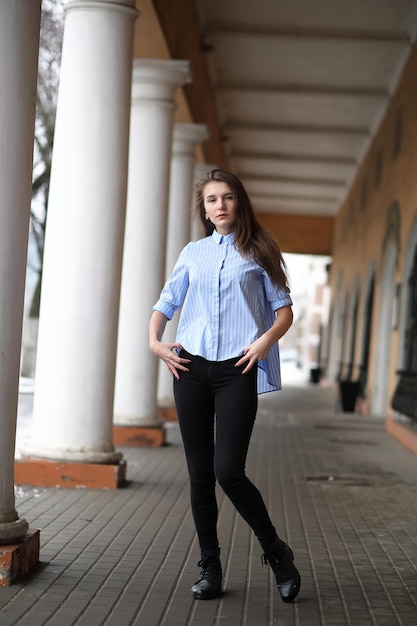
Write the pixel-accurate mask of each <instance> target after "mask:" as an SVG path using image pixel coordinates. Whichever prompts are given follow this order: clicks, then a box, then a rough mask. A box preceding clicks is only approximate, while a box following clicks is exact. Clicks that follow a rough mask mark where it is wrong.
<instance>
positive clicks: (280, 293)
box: [262, 271, 293, 311]
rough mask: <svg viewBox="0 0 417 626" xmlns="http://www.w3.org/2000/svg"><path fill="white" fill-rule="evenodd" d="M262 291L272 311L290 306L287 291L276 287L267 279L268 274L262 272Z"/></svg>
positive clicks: (290, 300) (289, 297)
mask: <svg viewBox="0 0 417 626" xmlns="http://www.w3.org/2000/svg"><path fill="white" fill-rule="evenodd" d="M262 275H263V281H264V289H265V294H266V299H267V300H268V302H269V304H270V305H271V308H272V310H273V311H276V310H277V309H282V307H284V306H292V303H293V302H292V299H291V296H290V292H289V289H288V288H286V287H277V286H276V285H275V284H274V283H273V282H272V281H271V279H270V278H269V276H268V274H267V273H266V272H265V271H264V272H263V274H262Z"/></svg>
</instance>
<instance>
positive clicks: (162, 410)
mask: <svg viewBox="0 0 417 626" xmlns="http://www.w3.org/2000/svg"><path fill="white" fill-rule="evenodd" d="M157 415H158V417H159V419H161V420H164V422H178V415H177V412H176V410H175V408H174V407H173V406H160V407H158V412H157Z"/></svg>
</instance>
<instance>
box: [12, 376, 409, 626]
mask: <svg viewBox="0 0 417 626" xmlns="http://www.w3.org/2000/svg"><path fill="white" fill-rule="evenodd" d="M168 440H169V442H170V445H168V446H166V447H164V448H161V449H127V448H126V449H124V450H123V452H124V454H125V458H126V459H127V463H128V472H127V474H128V479H129V484H128V485H127V486H126V487H125V488H123V489H120V490H118V491H93V490H86V489H69V490H58V489H34V488H30V487H23V488H22V487H19V488H17V509H18V511H19V514H20V515H21V516H22V517H25V518H26V519H27V520H28V521H29V522H30V525H31V527H33V528H40V529H41V561H42V563H41V565H40V567H39V568H38V569H37V571H36V572H35V573H33V575H31V577H30V578H29V579H28V580H26V581H25V582H24V584H19V585H15V586H13V587H9V588H4V587H3V588H0V624H1V626H11V625H15V624H16V625H19V626H43V625H46V624H48V625H50V626H70V625H73V624H74V625H75V624H76V625H80V626H101V625H104V624H105V625H109V626H113V625H114V626H128V625H131V624H136V625H140V626H159V625H165V626H177V625H178V626H186V625H192V626H197V625H198V626H206V625H207V626H208V625H210V626H211V625H216V626H217V625H225V626H240V625H245V626H264V625H265V626H267V625H270V624H278V625H280V626H293V625H297V626H298V625H301V626H315V625H320V626H321V625H328V626H336V625H345V624H346V625H350V626H368V625H377V626H394V625H397V624H402V625H404V626H411V625H414V624H417V571H416V568H417V457H415V456H413V455H412V454H411V453H410V452H408V451H407V450H405V449H404V448H402V447H401V446H400V445H399V444H398V443H397V442H395V441H394V440H393V439H391V438H390V437H389V436H388V435H386V433H385V430H384V425H383V423H382V422H380V421H376V420H375V419H370V418H362V417H359V416H357V415H351V414H340V413H335V400H334V393H333V391H332V390H330V389H326V388H323V387H317V386H311V387H310V386H305V387H297V386H293V387H287V388H286V389H285V390H284V391H283V392H281V393H275V394H267V395H266V396H263V397H262V398H261V400H260V409H259V414H258V420H257V424H256V427H255V432H254V435H253V439H252V446H251V450H250V456H249V462H248V474H249V475H250V476H251V477H252V478H253V479H254V481H255V482H256V484H257V485H258V486H259V487H260V489H261V491H262V493H263V495H264V497H265V499H266V501H267V503H268V507H269V510H270V512H271V515H272V517H273V519H274V522H275V524H276V526H277V528H278V529H279V531H280V533H281V535H282V536H283V537H284V538H286V539H287V540H288V542H289V543H290V544H291V546H292V547H293V549H294V552H295V555H296V563H297V566H298V568H299V569H300V572H301V575H302V588H301V592H300V595H299V598H298V600H297V601H296V602H295V603H294V604H293V605H286V604H284V603H283V602H282V601H281V600H280V598H279V595H278V592H277V590H276V589H275V588H274V585H273V581H272V577H271V575H270V571H269V569H268V568H267V567H265V566H262V564H261V559H260V555H261V551H260V548H259V546H258V544H257V542H256V541H255V540H254V538H253V536H252V534H251V532H250V531H249V530H248V528H247V527H246V525H245V523H244V522H243V521H242V520H241V519H240V518H239V517H238V516H237V515H236V514H235V511H234V509H233V507H232V506H231V505H230V503H229V502H228V501H227V500H226V499H225V498H223V497H222V494H221V493H219V507H220V520H219V526H220V538H221V543H222V561H223V567H224V587H225V592H224V594H223V596H222V597H221V598H220V599H218V600H213V601H207V602H201V601H200V602H198V601H193V600H192V598H191V594H190V587H191V585H192V584H193V582H194V581H195V580H196V578H197V577H198V567H197V561H198V559H199V554H198V548H197V544H196V540H195V535H194V527H193V522H192V518H191V514H190V508H189V501H188V485H187V479H186V472H185V465H184V460H183V452H182V447H181V443H180V439H179V436H178V428H177V426H175V425H174V426H171V427H169V431H168Z"/></svg>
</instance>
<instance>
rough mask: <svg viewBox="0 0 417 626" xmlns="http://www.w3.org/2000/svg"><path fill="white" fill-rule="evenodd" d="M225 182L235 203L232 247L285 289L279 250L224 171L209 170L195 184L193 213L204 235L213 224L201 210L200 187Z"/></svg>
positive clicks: (236, 181)
mask: <svg viewBox="0 0 417 626" xmlns="http://www.w3.org/2000/svg"><path fill="white" fill-rule="evenodd" d="M211 182H220V183H226V184H227V185H228V186H229V187H230V190H231V192H232V193H233V194H234V196H235V198H236V200H237V211H236V222H235V225H234V239H235V246H236V248H237V250H238V251H239V252H240V254H241V255H242V256H244V257H245V258H252V259H253V260H254V261H255V262H256V263H257V264H258V265H260V266H261V267H263V268H264V270H265V271H266V272H267V274H268V275H269V277H270V278H271V280H272V282H273V283H275V284H276V285H278V286H280V287H287V288H288V274H287V266H286V264H285V261H284V259H283V257H282V254H281V250H280V248H279V246H278V244H277V243H276V241H275V240H274V239H273V238H272V237H271V235H270V234H269V233H268V232H267V231H266V230H265V229H264V228H263V227H262V226H261V224H260V223H259V222H258V220H257V219H256V217H255V213H254V210H253V208H252V204H251V201H250V199H249V196H248V194H247V192H246V189H245V188H244V186H243V184H242V183H241V181H240V180H239V178H238V177H237V176H235V174H232V173H231V172H227V171H225V170H217V169H216V170H211V171H210V172H207V174H206V175H205V176H204V177H203V178H202V179H201V180H200V181H198V182H197V183H196V185H195V190H194V210H195V212H196V214H197V216H198V218H199V220H200V222H201V225H202V229H203V233H204V235H205V236H206V237H207V236H209V235H211V234H212V233H213V230H214V224H213V223H212V222H211V221H210V220H207V219H206V214H205V209H204V188H205V186H206V185H207V184H208V183H211Z"/></svg>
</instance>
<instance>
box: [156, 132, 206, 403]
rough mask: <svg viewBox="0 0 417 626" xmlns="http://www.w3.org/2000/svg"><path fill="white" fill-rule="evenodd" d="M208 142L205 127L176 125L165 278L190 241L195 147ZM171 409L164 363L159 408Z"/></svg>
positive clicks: (172, 325)
mask: <svg viewBox="0 0 417 626" xmlns="http://www.w3.org/2000/svg"><path fill="white" fill-rule="evenodd" d="M206 139H208V130H207V126H206V125H205V124H175V126H174V137H173V142H172V155H171V172H170V186H169V208H168V234H167V253H166V254H167V256H166V262H165V278H167V277H168V276H169V275H170V273H171V272H172V269H173V267H174V265H175V263H176V260H177V258H178V255H179V254H180V252H181V250H182V249H183V248H184V246H185V245H186V244H187V243H188V242H189V241H190V236H191V204H192V196H193V184H194V164H195V148H196V145H197V144H199V143H201V142H202V141H205V140H206ZM178 318H179V312H178V311H177V313H176V314H175V315H174V318H173V319H172V320H171V321H170V322H169V323H168V324H167V327H166V329H165V333H164V340H165V341H175V336H176V332H177V326H178ZM173 405H174V394H173V389H172V376H171V374H170V373H169V372H168V369H167V367H166V365H165V363H162V362H159V375H158V406H161V407H171V406H173Z"/></svg>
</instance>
